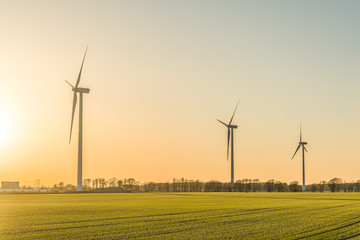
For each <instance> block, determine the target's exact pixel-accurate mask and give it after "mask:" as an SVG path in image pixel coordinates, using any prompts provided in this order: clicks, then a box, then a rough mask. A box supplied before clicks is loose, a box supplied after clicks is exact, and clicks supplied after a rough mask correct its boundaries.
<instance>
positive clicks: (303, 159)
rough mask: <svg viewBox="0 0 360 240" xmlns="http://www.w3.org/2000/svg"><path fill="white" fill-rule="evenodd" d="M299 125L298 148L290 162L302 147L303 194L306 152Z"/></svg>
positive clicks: (303, 188) (303, 189)
mask: <svg viewBox="0 0 360 240" xmlns="http://www.w3.org/2000/svg"><path fill="white" fill-rule="evenodd" d="M301 135H302V134H301V123H300V142H299V146H298V147H297V149H296V151H295V153H294V155H293V157H292V158H291V160H293V158H294V157H295V155H296V153H297V151H298V150H299V148H300V146H301V147H302V174H303V184H302V191H303V192H305V152H304V151H306V152H308V151H307V149H306V147H305V145H306V144H307V142H303V141H302V139H301Z"/></svg>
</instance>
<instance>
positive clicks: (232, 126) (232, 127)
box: [216, 102, 239, 191]
mask: <svg viewBox="0 0 360 240" xmlns="http://www.w3.org/2000/svg"><path fill="white" fill-rule="evenodd" d="M238 105H239V102H238V103H237V105H236V107H235V110H234V113H233V115H232V117H231V119H230V122H229V124H226V123H224V122H222V121H220V120H219V119H216V120H218V121H219V122H220V123H222V124H224V125H225V127H227V130H228V131H227V132H228V134H227V160H229V145H230V140H231V191H234V129H235V128H237V127H238V126H237V125H231V123H232V120H233V118H234V115H235V112H236V109H237V107H238ZM230 136H231V139H230Z"/></svg>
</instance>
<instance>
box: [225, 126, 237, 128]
mask: <svg viewBox="0 0 360 240" xmlns="http://www.w3.org/2000/svg"><path fill="white" fill-rule="evenodd" d="M227 127H228V128H238V126H237V125H228V126H227Z"/></svg>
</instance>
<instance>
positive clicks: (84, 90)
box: [65, 47, 90, 191]
mask: <svg viewBox="0 0 360 240" xmlns="http://www.w3.org/2000/svg"><path fill="white" fill-rule="evenodd" d="M86 52H87V47H86V50H85V54H84V58H83V60H82V63H81V67H80V72H79V76H78V78H77V81H76V84H75V87H74V86H73V85H71V84H70V83H69V82H68V81H66V80H65V81H66V82H67V83H68V84H69V85H70V86H71V88H72V91H73V92H74V98H73V106H72V116H71V126H70V138H69V144H70V142H71V132H72V127H73V122H74V114H75V109H76V103H77V93H79V94H80V109H79V143H78V174H77V191H82V119H83V94H84V93H89V92H90V89H89V88H81V87H79V83H80V78H81V72H82V69H83V65H84V61H85V57H86Z"/></svg>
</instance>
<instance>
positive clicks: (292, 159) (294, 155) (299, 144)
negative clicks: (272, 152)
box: [291, 144, 300, 160]
mask: <svg viewBox="0 0 360 240" xmlns="http://www.w3.org/2000/svg"><path fill="white" fill-rule="evenodd" d="M299 148H300V144H299V146H298V147H297V149H296V151H295V153H294V155H293V157H292V158H291V160H293V158H294V157H295V155H296V153H297V151H298V150H299Z"/></svg>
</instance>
